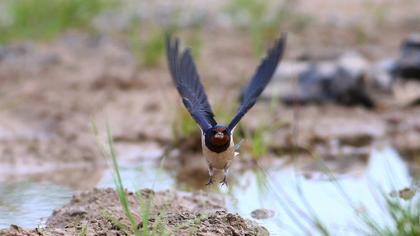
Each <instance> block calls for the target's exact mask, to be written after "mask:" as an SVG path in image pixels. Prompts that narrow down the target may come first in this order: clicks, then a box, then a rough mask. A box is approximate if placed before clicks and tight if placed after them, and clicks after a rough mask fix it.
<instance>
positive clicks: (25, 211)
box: [0, 144, 412, 235]
mask: <svg viewBox="0 0 420 236" xmlns="http://www.w3.org/2000/svg"><path fill="white" fill-rule="evenodd" d="M116 147H117V151H119V152H118V153H119V157H120V161H119V162H120V166H121V168H120V171H121V175H122V178H123V181H124V184H125V187H127V188H128V189H129V190H137V189H140V188H152V189H154V190H163V189H168V188H178V189H179V188H180V186H182V187H181V188H182V189H180V190H185V191H188V190H191V189H189V188H190V187H189V186H186V185H179V183H177V182H176V180H175V178H174V177H173V176H172V175H171V174H170V173H168V172H167V171H165V170H164V169H163V168H160V167H158V166H156V158H157V157H158V156H160V155H161V151H158V149H156V148H155V147H150V148H146V149H145V148H144V147H139V146H137V147H136V145H134V144H131V145H129V146H127V145H116ZM124 157H127V158H124ZM321 175H322V174H321ZM328 177H331V176H325V177H324V178H316V179H314V178H305V175H304V174H302V173H301V171H299V170H297V169H296V168H294V166H293V165H289V166H285V167H282V168H281V169H268V170H265V171H262V170H260V171H252V170H249V171H246V172H245V173H243V174H239V173H235V176H231V177H230V178H235V181H236V182H238V183H236V184H234V183H233V182H234V181H231V182H232V184H231V185H229V188H228V189H227V188H222V189H221V191H222V192H224V194H225V195H226V203H227V207H228V209H229V210H230V211H233V212H238V213H239V214H240V215H242V216H244V217H246V218H251V212H252V211H254V210H255V209H260V208H267V209H271V210H274V211H275V216H274V217H272V218H269V219H265V220H257V221H258V222H259V223H261V224H262V225H264V226H265V227H267V228H268V229H269V231H270V233H271V234H272V235H291V234H293V233H296V234H299V235H301V234H302V231H301V229H302V228H306V229H307V230H308V232H310V233H311V234H315V233H314V232H315V230H314V226H313V225H310V224H308V223H307V221H305V216H311V214H315V215H316V216H317V217H318V218H319V219H320V220H321V221H322V222H323V223H325V224H326V225H327V226H328V228H329V229H332V230H335V231H334V232H333V233H334V234H339V235H342V234H345V235H351V233H354V235H358V234H357V231H355V227H359V226H360V227H363V226H362V225H361V223H360V219H359V218H358V217H357V216H356V215H355V213H354V208H352V207H351V206H350V205H351V204H350V203H349V201H350V202H352V204H354V206H356V207H357V209H358V210H366V211H368V212H369V214H370V215H371V216H373V217H374V218H375V220H377V222H378V223H380V224H384V225H385V224H387V225H388V224H389V222H390V219H389V217H388V216H387V215H386V214H384V211H383V208H381V206H383V205H382V204H381V203H380V202H378V201H379V200H378V199H382V197H381V196H380V193H379V189H382V190H383V191H384V192H386V193H389V192H391V191H392V190H394V189H402V188H404V187H408V186H410V184H411V183H412V178H411V177H410V175H409V172H408V169H407V166H406V164H405V163H404V162H403V161H402V160H401V159H400V158H399V156H398V155H397V153H396V152H395V151H394V150H393V149H389V148H388V149H382V150H374V151H372V154H371V157H370V159H369V163H368V166H367V168H366V171H365V172H364V174H362V175H358V176H350V175H343V176H340V178H339V179H338V180H337V181H329V180H328V179H329V178H328ZM97 186H98V187H114V183H113V178H112V172H111V171H110V170H109V171H105V174H104V175H103V176H102V179H101V180H100V181H99V183H98V185H97ZM340 189H342V190H343V191H344V192H345V193H342V192H340ZM0 193H1V195H0V228H4V227H7V226H8V225H9V224H11V223H13V224H18V225H21V226H24V227H30V228H31V227H36V226H37V225H38V224H42V221H40V220H39V219H40V218H43V217H44V218H45V217H47V216H49V215H50V214H51V212H52V210H53V209H54V208H56V207H60V206H61V205H63V204H65V203H66V202H68V200H69V199H70V196H71V195H72V193H73V192H72V191H71V190H69V189H66V188H62V187H59V186H54V185H42V184H35V183H29V184H24V185H22V184H18V185H9V186H7V185H1V184H0ZM378 194H379V195H378ZM345 196H349V198H350V200H349V199H347V198H346V197H345ZM296 209H298V210H296ZM296 211H297V212H296ZM296 219H297V220H296ZM300 224H302V225H300Z"/></svg>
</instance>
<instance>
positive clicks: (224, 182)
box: [220, 176, 227, 186]
mask: <svg viewBox="0 0 420 236" xmlns="http://www.w3.org/2000/svg"><path fill="white" fill-rule="evenodd" d="M220 185H221V186H223V185H225V186H227V179H226V176H225V177H223V180H222V181H220Z"/></svg>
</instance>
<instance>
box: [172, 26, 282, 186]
mask: <svg viewBox="0 0 420 236" xmlns="http://www.w3.org/2000/svg"><path fill="white" fill-rule="evenodd" d="M285 43H286V34H282V36H281V37H280V38H279V39H278V40H277V41H276V42H275V44H274V46H273V47H272V48H271V49H269V50H268V51H267V56H266V57H265V58H264V59H263V60H262V62H261V63H260V65H259V66H258V68H257V70H256V72H255V74H254V75H253V77H252V78H251V80H250V82H249V83H248V85H247V86H246V87H245V89H244V90H243V93H242V95H241V102H240V106H239V108H238V110H237V112H236V115H235V116H234V117H233V119H232V120H231V121H230V123H229V124H228V125H227V126H226V125H223V124H218V123H217V122H216V120H215V119H214V114H213V111H212V109H211V106H210V104H209V102H208V100H207V95H206V92H205V90H204V87H203V85H202V84H201V82H200V77H199V75H198V73H197V69H196V66H195V64H194V61H193V58H192V56H191V51H190V49H189V48H187V49H186V50H184V51H183V52H182V53H181V54H180V53H179V40H178V39H175V40H172V39H171V37H170V36H169V35H167V37H166V55H167V60H168V67H169V71H170V74H171V77H172V80H173V82H174V83H175V86H176V88H177V90H178V92H179V94H180V95H181V98H182V102H183V103H184V105H185V107H186V108H187V110H188V112H189V113H190V114H191V116H192V118H193V119H194V120H195V121H196V122H197V124H198V125H199V126H200V129H201V134H202V136H201V143H202V148H203V154H204V156H205V158H206V160H207V164H208V171H209V181H208V183H207V185H209V184H212V183H213V174H214V172H215V171H222V172H223V180H222V181H221V182H220V183H221V184H222V185H223V184H225V185H226V184H227V180H226V175H227V171H228V169H229V166H230V164H231V162H232V160H233V158H234V157H235V156H236V155H238V153H237V152H235V151H236V148H235V144H234V142H233V131H234V129H235V127H236V125H237V124H238V123H239V121H240V120H241V118H242V117H243V116H244V115H245V114H246V113H247V112H248V110H249V109H250V108H251V107H253V106H254V104H255V103H256V101H257V98H258V97H259V96H260V94H261V93H262V91H263V90H264V88H265V87H266V86H267V84H268V83H269V82H270V80H271V78H272V77H273V74H274V71H275V70H276V67H277V65H278V64H279V61H280V60H281V58H282V56H283V51H284V48H285Z"/></svg>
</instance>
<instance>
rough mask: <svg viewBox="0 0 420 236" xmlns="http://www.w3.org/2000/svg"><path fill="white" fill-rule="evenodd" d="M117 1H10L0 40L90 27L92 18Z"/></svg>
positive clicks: (45, 36) (48, 35) (44, 36)
mask: <svg viewBox="0 0 420 236" xmlns="http://www.w3.org/2000/svg"><path fill="white" fill-rule="evenodd" d="M117 3H118V2H117V1H115V0H89V1H86V0H8V1H7V2H6V7H7V13H8V14H9V15H8V17H6V18H7V19H8V20H7V21H6V22H4V20H3V22H0V43H6V42H9V41H11V40H16V39H18V40H19V39H34V40H44V39H50V38H53V37H55V36H56V35H57V34H59V33H61V32H63V31H65V30H67V29H69V28H83V29H89V28H90V21H91V20H92V18H93V17H95V16H96V15H98V14H99V13H100V12H102V11H103V10H105V9H108V8H110V7H113V6H116V4H117Z"/></svg>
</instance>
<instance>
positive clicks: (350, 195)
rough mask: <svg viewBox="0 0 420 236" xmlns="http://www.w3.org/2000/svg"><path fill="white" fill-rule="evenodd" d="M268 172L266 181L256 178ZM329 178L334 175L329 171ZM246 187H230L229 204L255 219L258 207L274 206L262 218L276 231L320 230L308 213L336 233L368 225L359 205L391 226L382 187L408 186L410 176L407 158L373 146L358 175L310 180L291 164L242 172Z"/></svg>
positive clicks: (268, 226)
mask: <svg viewBox="0 0 420 236" xmlns="http://www.w3.org/2000/svg"><path fill="white" fill-rule="evenodd" d="M256 176H266V177H267V178H268V181H266V182H265V181H264V180H261V181H259V179H261V177H260V178H256ZM330 177H331V176H330ZM241 182H242V183H249V184H248V185H247V187H246V188H237V187H235V186H233V187H232V189H231V190H230V191H229V192H228V194H229V197H228V198H227V204H228V208H230V209H231V210H236V211H237V212H238V213H239V214H241V215H242V216H245V217H248V218H251V214H250V213H251V212H252V211H253V210H254V209H258V208H268V209H272V210H275V211H276V216H275V217H274V218H271V219H268V220H260V221H259V222H260V223H261V224H263V225H265V226H266V227H267V228H268V229H269V230H270V233H271V234H272V235H290V234H292V233H293V232H295V233H297V234H298V235H301V234H302V233H304V232H302V228H306V229H307V232H310V234H316V233H315V230H314V226H313V225H311V224H310V223H308V221H307V220H305V217H311V216H312V215H316V216H317V217H318V219H320V220H321V222H323V223H324V224H326V226H327V228H328V229H331V230H334V231H333V233H334V234H336V235H352V234H353V235H359V234H360V231H357V229H365V227H364V225H363V224H362V221H361V218H360V217H358V216H357V215H356V214H355V209H357V210H360V211H367V212H368V213H369V215H370V216H371V217H373V219H375V221H376V222H377V223H378V224H379V225H391V222H392V221H391V219H390V216H389V215H387V214H385V211H384V202H381V199H383V197H382V195H381V191H383V192H384V193H390V192H391V191H392V190H395V189H398V190H399V189H402V188H404V187H408V186H410V184H411V182H412V180H411V177H410V175H409V172H408V169H407V167H406V165H405V163H404V162H403V161H402V160H401V159H400V158H399V157H398V155H397V153H396V152H395V151H393V150H392V149H383V150H381V151H377V150H376V151H373V152H372V154H371V157H370V159H369V163H368V166H367V170H366V172H365V174H364V175H362V176H360V177H350V176H348V177H345V178H340V179H337V180H336V181H328V180H316V179H306V178H305V177H304V176H303V175H302V174H299V173H298V172H297V171H296V170H295V169H294V168H293V167H288V168H284V169H282V170H281V171H270V170H268V171H267V172H266V173H263V174H261V173H260V174H255V173H251V172H248V173H246V174H245V175H244V176H242V177H241Z"/></svg>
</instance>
